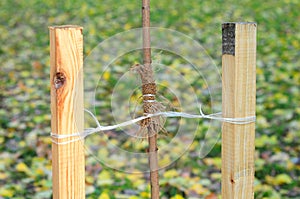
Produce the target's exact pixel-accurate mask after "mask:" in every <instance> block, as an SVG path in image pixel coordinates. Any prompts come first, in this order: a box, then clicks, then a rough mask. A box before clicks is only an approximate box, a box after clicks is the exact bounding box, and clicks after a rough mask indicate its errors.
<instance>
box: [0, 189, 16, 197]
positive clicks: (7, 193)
mask: <svg viewBox="0 0 300 199" xmlns="http://www.w3.org/2000/svg"><path fill="white" fill-rule="evenodd" d="M13 195H14V192H13V191H12V190H10V189H1V190H0V196H3V197H9V198H11V197H12V196H13Z"/></svg>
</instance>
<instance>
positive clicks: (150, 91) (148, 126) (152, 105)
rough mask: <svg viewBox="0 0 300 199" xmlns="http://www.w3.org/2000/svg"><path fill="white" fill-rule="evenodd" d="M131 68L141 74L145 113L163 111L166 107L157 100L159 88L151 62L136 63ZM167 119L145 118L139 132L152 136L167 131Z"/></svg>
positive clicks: (158, 117)
mask: <svg viewBox="0 0 300 199" xmlns="http://www.w3.org/2000/svg"><path fill="white" fill-rule="evenodd" d="M131 70H133V71H136V72H138V73H139V75H140V76H141V80H142V94H143V109H144V113H145V114H154V113H157V112H161V111H163V110H164V109H165V107H164V106H163V105H162V104H161V103H159V102H157V101H155V95H156V93H157V89H156V83H155V82H154V79H153V72H152V69H151V66H150V64H149V65H148V64H145V65H141V64H135V65H134V66H132V67H131ZM165 121H166V119H165V118H164V117H162V116H157V117H151V118H147V119H144V120H142V121H141V122H140V129H139V131H138V134H139V135H142V136H145V137H152V136H154V135H156V134H157V133H158V132H160V131H163V132H165V129H164V128H163V126H164V123H165Z"/></svg>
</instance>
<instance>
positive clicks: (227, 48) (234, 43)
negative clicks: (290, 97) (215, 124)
mask: <svg viewBox="0 0 300 199" xmlns="http://www.w3.org/2000/svg"><path fill="white" fill-rule="evenodd" d="M222 50H223V55H222V70H223V74H222V76H223V77H222V83H223V90H222V106H223V110H222V111H223V117H227V118H243V117H247V116H254V115H255V96H256V92H255V90H256V69H255V68H256V24H255V23H224V24H223V25H222ZM254 139H255V123H254V122H253V123H250V124H230V123H223V128H222V199H252V198H254V190H253V181H254Z"/></svg>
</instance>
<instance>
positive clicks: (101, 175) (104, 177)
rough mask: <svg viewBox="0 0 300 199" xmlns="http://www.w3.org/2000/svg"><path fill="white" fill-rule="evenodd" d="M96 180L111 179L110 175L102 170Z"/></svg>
mask: <svg viewBox="0 0 300 199" xmlns="http://www.w3.org/2000/svg"><path fill="white" fill-rule="evenodd" d="M98 179H100V180H110V179H112V177H111V175H110V173H109V172H108V171H105V170H103V171H102V172H101V173H100V174H99V175H98Z"/></svg>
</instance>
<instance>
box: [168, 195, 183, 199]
mask: <svg viewBox="0 0 300 199" xmlns="http://www.w3.org/2000/svg"><path fill="white" fill-rule="evenodd" d="M171 199H184V197H182V196H181V195H179V194H176V195H175V196H173V197H172V198H171Z"/></svg>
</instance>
